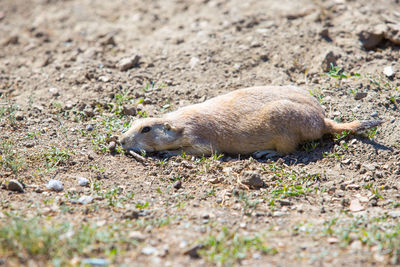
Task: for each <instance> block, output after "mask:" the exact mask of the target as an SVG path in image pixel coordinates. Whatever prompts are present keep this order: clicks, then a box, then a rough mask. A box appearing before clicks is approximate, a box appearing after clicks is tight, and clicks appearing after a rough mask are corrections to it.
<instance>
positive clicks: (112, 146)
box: [108, 141, 117, 152]
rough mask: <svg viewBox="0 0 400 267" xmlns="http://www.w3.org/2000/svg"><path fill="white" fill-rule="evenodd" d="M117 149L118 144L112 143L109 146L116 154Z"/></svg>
mask: <svg viewBox="0 0 400 267" xmlns="http://www.w3.org/2000/svg"><path fill="white" fill-rule="evenodd" d="M116 147H117V144H116V143H115V142H114V141H111V142H110V143H109V144H108V149H109V150H110V151H111V152H114V151H115V149H116Z"/></svg>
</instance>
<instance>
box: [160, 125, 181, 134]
mask: <svg viewBox="0 0 400 267" xmlns="http://www.w3.org/2000/svg"><path fill="white" fill-rule="evenodd" d="M164 129H165V130H167V131H174V132H176V133H181V132H183V128H176V127H175V126H173V125H171V124H170V123H169V122H165V123H164Z"/></svg>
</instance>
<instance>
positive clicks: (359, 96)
mask: <svg viewBox="0 0 400 267" xmlns="http://www.w3.org/2000/svg"><path fill="white" fill-rule="evenodd" d="M367 95H368V93H365V92H357V93H356V94H355V95H354V99H355V100H361V99H363V98H365V97H367Z"/></svg>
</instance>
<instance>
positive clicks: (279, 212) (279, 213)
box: [272, 211, 286, 217]
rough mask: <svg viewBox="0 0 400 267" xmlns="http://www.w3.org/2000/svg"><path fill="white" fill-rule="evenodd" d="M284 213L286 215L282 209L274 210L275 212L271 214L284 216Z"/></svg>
mask: <svg viewBox="0 0 400 267" xmlns="http://www.w3.org/2000/svg"><path fill="white" fill-rule="evenodd" d="M285 215H286V213H285V212H283V211H275V212H274V213H273V214H272V217H282V216H285Z"/></svg>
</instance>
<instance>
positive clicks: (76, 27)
mask: <svg viewBox="0 0 400 267" xmlns="http://www.w3.org/2000/svg"><path fill="white" fill-rule="evenodd" d="M399 48H400V3H399V1H398V0H377V1H361V0H359V1H358V0H347V1H346V0H326V1H321V0H313V1H312V0H299V1H289V0H281V1H273V0H268V1H255V0H252V1H238V0H232V1H228V0H190V1H183V0H164V1H157V0H149V1H136V0H132V1H126V0H116V1H100V0H97V1H96V0H79V1H78V0H65V1H61V0H31V1H24V0H2V1H0V131H1V136H0V183H2V186H1V187H0V205H1V213H0V265H3V266H19V265H26V266H47V265H51V266H66V265H67V266H68V265H71V266H75V265H79V266H84V265H89V266H90V265H91V266H106V265H108V266H133V265H134V266H213V265H217V266H232V265H243V266H299V265H300V266H350V265H351V266H372V265H378V266H379V265H385V266H387V265H397V264H400V223H399V218H400V209H399V207H400V193H399V191H398V190H399V188H400V179H399V178H400V123H399V105H400V92H399V90H398V87H399V85H400V72H399V69H400V60H399V58H400V49H399ZM286 84H294V85H299V86H302V87H304V88H306V89H308V90H309V91H310V93H311V94H312V95H313V96H314V97H316V98H317V99H318V100H319V101H320V103H321V105H323V107H324V108H325V110H326V116H327V117H328V118H331V119H335V120H337V121H351V120H354V119H359V120H368V119H381V120H384V121H385V123H384V124H383V125H382V126H380V127H378V128H375V129H372V130H370V131H367V132H365V133H363V134H360V135H348V134H346V133H344V134H342V135H337V136H333V137H332V136H326V137H324V138H323V139H321V140H316V141H314V142H310V143H306V144H302V145H300V146H299V148H298V150H297V151H296V152H295V153H293V154H290V155H287V156H284V157H276V158H273V159H257V160H255V159H253V158H251V157H249V156H245V157H243V156H242V157H237V156H228V155H225V156H222V157H220V155H214V156H213V157H210V158H195V157H192V156H190V155H182V156H177V157H172V158H169V159H165V158H162V157H161V156H159V155H147V156H146V157H145V160H144V161H143V160H137V159H135V158H133V157H131V156H130V155H126V154H125V153H124V152H123V151H122V149H121V147H120V146H118V144H117V145H116V144H115V141H116V136H118V135H119V134H121V133H122V132H123V131H126V129H127V128H128V127H129V123H130V121H131V120H135V119H137V118H141V117H146V116H149V117H152V116H159V115H160V114H163V113H166V112H169V111H171V110H175V109H177V108H179V107H181V106H185V105H188V104H191V103H199V102H202V101H204V100H206V99H209V98H211V97H213V96H216V95H219V94H221V93H224V92H229V91H232V90H235V89H238V88H243V87H250V86H254V85H286ZM50 180H55V181H51V182H50V183H49V181H50Z"/></svg>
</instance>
